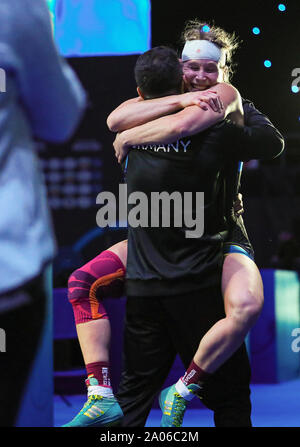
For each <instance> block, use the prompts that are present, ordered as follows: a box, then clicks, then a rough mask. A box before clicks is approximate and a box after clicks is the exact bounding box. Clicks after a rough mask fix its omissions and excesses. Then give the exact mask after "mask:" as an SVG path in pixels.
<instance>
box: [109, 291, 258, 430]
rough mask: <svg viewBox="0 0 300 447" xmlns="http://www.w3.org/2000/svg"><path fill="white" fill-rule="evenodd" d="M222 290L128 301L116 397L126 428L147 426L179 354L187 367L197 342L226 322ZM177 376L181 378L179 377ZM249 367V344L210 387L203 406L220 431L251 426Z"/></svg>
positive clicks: (211, 381) (206, 388) (137, 298)
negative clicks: (216, 325)
mask: <svg viewBox="0 0 300 447" xmlns="http://www.w3.org/2000/svg"><path fill="white" fill-rule="evenodd" d="M224 316H225V314H224V305H223V297H222V294H221V291H220V288H219V287H212V288H208V289H202V290H198V291H197V292H192V293H188V294H185V295H180V296H179V295H174V296H168V297H132V296H129V297H128V298H127V309H126V321H125V333H124V352H123V371H122V376H121V382H120V386H119V390H118V394H117V398H118V400H119V403H120V405H121V407H122V409H123V412H124V415H125V418H124V422H123V425H124V426H128V427H141V426H144V425H145V422H146V420H147V417H148V414H149V412H150V410H151V407H152V404H153V400H154V398H155V396H156V395H157V393H158V392H159V391H161V387H162V385H163V383H164V381H165V380H166V378H167V376H168V373H169V371H170V368H171V367H172V364H173V362H174V359H175V356H176V354H177V353H178V354H179V355H180V357H181V360H182V362H183V364H184V366H185V368H187V367H188V366H189V364H190V362H191V360H192V359H193V357H194V354H195V352H196V350H197V348H198V345H199V342H200V340H201V338H202V337H203V336H204V334H205V333H206V332H207V331H208V329H210V327H211V326H213V324H214V323H215V322H216V321H218V320H220V319H221V318H224ZM178 378H179V377H178ZM249 383H250V365H249V360H248V356H247V352H246V348H245V345H244V344H243V345H242V347H241V348H240V349H239V350H238V351H237V352H236V353H235V354H234V355H233V356H232V357H231V358H230V359H229V360H228V361H227V362H226V363H224V364H223V365H222V366H221V367H220V368H219V369H218V370H217V372H216V373H215V374H213V375H212V377H211V378H210V379H209V381H208V382H207V383H206V386H205V391H204V397H203V400H202V402H203V403H204V404H205V405H206V406H207V407H208V408H210V409H212V410H213V411H214V421H215V425H216V426H217V427H250V426H251V418H250V414H251V403H250V388H249Z"/></svg>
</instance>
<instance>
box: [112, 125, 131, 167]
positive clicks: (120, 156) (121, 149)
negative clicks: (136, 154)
mask: <svg viewBox="0 0 300 447" xmlns="http://www.w3.org/2000/svg"><path fill="white" fill-rule="evenodd" d="M113 146H114V149H115V156H116V158H117V160H118V163H122V161H123V160H124V159H125V157H126V155H127V154H128V151H129V146H127V145H126V143H125V141H124V139H123V132H121V133H118V134H117V136H116V138H115V141H114V142H113Z"/></svg>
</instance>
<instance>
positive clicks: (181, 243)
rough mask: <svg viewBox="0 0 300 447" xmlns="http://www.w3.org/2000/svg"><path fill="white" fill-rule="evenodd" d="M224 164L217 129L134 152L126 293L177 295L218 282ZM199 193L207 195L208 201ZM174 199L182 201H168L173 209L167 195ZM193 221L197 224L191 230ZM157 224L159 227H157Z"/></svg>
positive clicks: (224, 230)
mask: <svg viewBox="0 0 300 447" xmlns="http://www.w3.org/2000/svg"><path fill="white" fill-rule="evenodd" d="M225 163H226V160H225V159H224V152H223V151H222V130H220V129H218V128H217V126H216V127H215V128H211V129H209V130H207V131H205V132H202V133H201V134H198V135H195V136H192V137H186V138H184V139H182V140H179V141H177V142H175V143H172V144H156V145H148V146H145V145H144V146H137V147H135V148H132V149H131V150H130V152H129V158H128V170H127V179H126V180H127V187H128V202H129V205H128V211H129V213H128V258H127V277H126V278H127V281H126V282H127V295H144V296H147V295H152V296H155V295H156V296H157V295H173V294H178V293H181V292H183V291H185V292H188V291H192V290H196V289H198V288H199V287H208V286H210V285H212V284H216V283H217V282H218V281H220V275H221V266H222V244H223V241H224V238H225V237H226V235H227V226H226V219H225V210H224V207H225V203H224V190H223V186H224V182H223V176H222V170H223V168H224V164H225ZM136 192H138V193H137V195H136V196H137V197H140V198H141V197H142V199H143V206H141V204H140V202H139V200H137V202H135V198H136V197H135V198H134V196H132V194H133V193H136ZM155 193H156V194H157V193H164V195H165V198H164V199H163V202H162V203H163V205H162V206H160V208H159V212H158V211H157V210H156V211H154V210H155V207H154V206H153V203H155V204H156V206H157V203H158V202H157V196H156V195H155ZM197 193H198V195H197ZM199 193H204V200H203V197H202V199H201V194H199ZM172 195H173V198H174V197H176V199H177V201H176V206H172V204H173V202H172V200H171V201H170V202H171V206H170V212H169V211H168V210H169V206H168V204H169V202H168V197H169V198H170V197H172ZM130 197H131V198H132V197H133V199H132V200H131V199H130ZM180 198H181V199H180ZM146 199H147V200H146ZM155 200H156V202H155ZM202 200H203V201H202ZM131 201H133V202H134V203H133V204H130V202H131ZM153 201H154V202H153ZM180 203H181V207H180V206H179V205H180ZM145 208H146V210H145ZM139 211H140V212H139ZM146 211H147V212H146ZM133 216H135V217H138V220H139V222H140V223H141V222H142V224H141V225H140V226H136V227H133V226H132V225H134V226H135V225H137V224H138V223H139V222H137V221H136V222H134V221H133V219H132V217H133ZM168 218H169V222H168ZM163 219H166V220H165V221H164V220H163ZM176 219H177V220H176ZM194 219H196V220H197V226H194V227H193V228H192V223H193V222H195V221H194ZM151 220H152V221H151ZM153 221H155V222H156V225H158V226H157V227H153V225H152V226H151V224H153ZM201 223H204V228H202V227H201ZM146 225H148V226H146ZM202 230H203V234H202V235H201V237H199V235H200V234H201V233H202ZM190 232H192V235H191V233H190ZM196 233H197V234H196ZM187 235H189V237H187ZM196 236H198V237H196Z"/></svg>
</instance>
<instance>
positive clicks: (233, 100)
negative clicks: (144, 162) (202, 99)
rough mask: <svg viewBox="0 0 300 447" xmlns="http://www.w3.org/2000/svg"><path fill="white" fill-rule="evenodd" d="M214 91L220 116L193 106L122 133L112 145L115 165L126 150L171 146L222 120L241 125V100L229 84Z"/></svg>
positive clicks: (215, 88) (223, 84)
mask: <svg viewBox="0 0 300 447" xmlns="http://www.w3.org/2000/svg"><path fill="white" fill-rule="evenodd" d="M214 90H215V91H216V92H217V94H219V96H220V98H221V100H222V102H223V105H224V109H223V110H221V112H215V111H214V110H212V109H211V108H208V110H203V109H201V108H199V107H197V106H190V107H187V108H185V109H183V110H181V111H180V112H178V113H175V114H173V115H169V116H164V117H162V118H159V119H156V120H153V121H151V122H149V123H146V124H143V125H141V126H137V127H135V128H133V129H129V130H126V131H124V132H122V133H121V134H119V135H118V136H117V138H116V140H115V142H114V148H115V152H116V157H117V158H118V161H119V162H121V161H122V159H123V158H124V156H125V155H126V154H127V151H128V148H129V147H130V146H134V145H138V144H153V143H171V142H173V141H176V140H177V139H179V138H183V137H185V136H190V135H194V134H197V133H199V132H202V131H203V130H205V129H208V128H209V127H211V126H213V125H214V124H216V123H218V122H219V121H222V120H223V119H224V118H226V117H227V118H229V119H232V120H234V122H236V123H238V124H241V125H243V107H242V100H241V97H240V94H239V92H238V91H237V89H235V88H234V87H233V86H232V85H230V84H226V83H220V84H217V85H216V86H214ZM145 102H147V101H145Z"/></svg>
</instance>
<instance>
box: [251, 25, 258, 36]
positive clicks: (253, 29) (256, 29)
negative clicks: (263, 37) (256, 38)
mask: <svg viewBox="0 0 300 447" xmlns="http://www.w3.org/2000/svg"><path fill="white" fill-rule="evenodd" d="M252 32H253V34H255V35H258V34H260V29H259V28H258V27H257V26H255V27H254V28H252Z"/></svg>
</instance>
